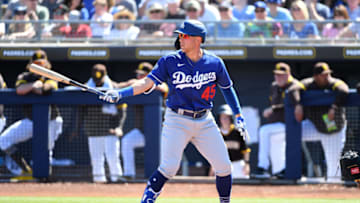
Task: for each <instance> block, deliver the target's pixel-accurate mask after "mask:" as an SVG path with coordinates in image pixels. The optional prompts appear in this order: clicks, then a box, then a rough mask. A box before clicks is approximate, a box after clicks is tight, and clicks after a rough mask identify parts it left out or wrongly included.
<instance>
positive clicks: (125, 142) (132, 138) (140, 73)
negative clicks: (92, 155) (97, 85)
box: [117, 62, 169, 179]
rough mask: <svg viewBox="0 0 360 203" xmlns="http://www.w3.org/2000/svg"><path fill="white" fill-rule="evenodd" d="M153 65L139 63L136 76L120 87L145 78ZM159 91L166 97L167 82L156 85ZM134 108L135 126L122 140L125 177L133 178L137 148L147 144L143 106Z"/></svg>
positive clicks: (122, 83)
mask: <svg viewBox="0 0 360 203" xmlns="http://www.w3.org/2000/svg"><path fill="white" fill-rule="evenodd" d="M153 68H154V67H153V65H152V64H151V63H148V62H141V63H140V64H139V65H138V68H137V69H136V70H135V73H136V78H134V79H130V80H128V81H125V82H120V83H118V85H117V87H118V88H124V87H128V86H130V85H132V84H133V83H134V82H136V81H137V80H140V79H142V78H145V77H146V76H147V75H148V74H149V73H150V72H151V70H152V69H153ZM155 90H157V91H160V92H162V93H163V94H164V97H166V95H167V93H168V91H169V89H168V86H167V85H166V84H165V83H162V84H161V85H158V86H156V89H155ZM134 110H135V112H136V114H135V121H136V122H135V128H134V129H132V130H130V131H129V132H128V133H126V134H125V135H124V137H123V138H122V140H121V154H122V157H123V163H124V177H126V178H130V179H133V178H135V176H136V170H135V169H136V167H135V151H134V150H135V148H139V147H144V146H145V138H144V134H143V133H142V132H141V130H140V129H141V128H142V126H143V122H142V121H143V106H142V105H135V106H134Z"/></svg>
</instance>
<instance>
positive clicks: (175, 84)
mask: <svg viewBox="0 0 360 203" xmlns="http://www.w3.org/2000/svg"><path fill="white" fill-rule="evenodd" d="M206 32H207V31H206V28H205V26H204V24H202V23H201V22H200V21H197V20H186V21H185V22H184V23H183V24H182V25H181V26H180V28H179V29H178V30H176V31H175V33H178V35H179V38H180V47H181V50H179V51H176V52H174V53H170V54H168V55H166V56H163V57H161V58H160V59H159V60H158V62H157V64H156V65H155V67H154V69H153V70H152V71H151V73H150V74H149V75H147V77H145V78H144V79H141V80H138V81H137V82H136V83H134V84H133V85H131V86H130V87H127V88H123V89H121V90H119V91H108V92H107V93H106V95H105V96H104V97H100V99H103V100H105V101H108V102H117V101H118V100H119V99H120V98H124V97H129V96H133V95H138V94H141V93H148V92H149V91H151V90H153V89H154V88H155V86H156V85H159V84H161V83H162V82H166V83H167V84H168V86H169V89H170V91H169V94H168V98H167V101H166V105H167V109H166V112H165V120H164V123H163V129H162V136H161V158H160V166H159V167H158V169H157V170H156V171H155V172H154V173H153V175H152V176H151V177H150V179H149V181H148V184H147V187H146V189H145V191H144V195H143V197H142V199H141V202H142V203H148V202H154V201H155V200H156V198H157V197H158V196H159V194H160V192H161V189H162V188H163V186H164V184H165V182H166V181H167V180H169V179H170V178H171V177H173V176H174V175H175V174H176V172H177V170H178V168H179V165H180V161H181V157H182V154H183V151H184V148H185V147H186V145H187V144H188V143H189V142H192V143H193V144H194V146H195V147H196V148H197V149H198V151H199V152H200V153H201V154H202V155H203V156H204V157H205V158H206V159H207V160H208V161H209V163H210V164H211V165H212V167H213V168H214V170H215V175H216V188H217V190H218V193H219V197H220V202H221V203H225V202H230V193H231V186H232V178H231V161H230V158H229V155H228V152H227V149H226V146H225V143H224V140H223V138H222V136H221V134H220V130H219V128H218V127H217V125H216V122H215V119H214V117H213V116H212V114H211V113H210V109H211V108H212V106H213V105H212V101H213V99H214V96H215V93H216V86H218V87H219V88H220V89H221V91H222V92H223V95H224V97H225V100H226V101H227V103H228V104H229V105H230V107H231V109H232V111H233V112H234V114H235V128H236V129H238V130H239V131H241V132H242V133H245V132H246V130H245V122H244V118H243V116H242V114H241V108H240V103H239V100H238V98H237V96H236V93H235V90H234V88H233V83H232V81H231V79H230V77H229V74H228V72H227V70H226V67H225V64H224V62H223V61H222V60H221V59H220V58H219V57H217V56H215V55H214V54H212V53H210V52H208V51H207V50H204V49H202V48H200V45H201V43H203V42H205V38H206Z"/></svg>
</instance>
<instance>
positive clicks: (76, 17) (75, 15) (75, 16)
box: [69, 10, 81, 20]
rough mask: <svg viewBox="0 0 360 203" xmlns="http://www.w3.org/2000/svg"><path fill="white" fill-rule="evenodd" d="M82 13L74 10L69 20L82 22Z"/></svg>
mask: <svg viewBox="0 0 360 203" xmlns="http://www.w3.org/2000/svg"><path fill="white" fill-rule="evenodd" d="M80 15H81V14H80V11H78V10H72V11H70V13H69V20H80Z"/></svg>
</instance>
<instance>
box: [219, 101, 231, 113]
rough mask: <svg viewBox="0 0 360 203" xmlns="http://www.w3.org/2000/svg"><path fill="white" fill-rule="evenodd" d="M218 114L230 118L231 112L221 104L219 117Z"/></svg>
mask: <svg viewBox="0 0 360 203" xmlns="http://www.w3.org/2000/svg"><path fill="white" fill-rule="evenodd" d="M220 114H225V115H228V116H232V115H233V112H232V110H231V108H230V106H229V105H228V104H223V105H221V106H220V107H219V111H218V115H220Z"/></svg>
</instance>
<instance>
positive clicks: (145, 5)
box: [138, 0, 168, 18]
mask: <svg viewBox="0 0 360 203" xmlns="http://www.w3.org/2000/svg"><path fill="white" fill-rule="evenodd" d="M167 2H168V0H140V3H139V6H138V7H139V10H138V11H139V17H140V18H143V17H145V16H146V10H148V9H149V8H150V6H152V4H154V3H158V4H160V5H161V6H162V7H164V8H166V5H167Z"/></svg>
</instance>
